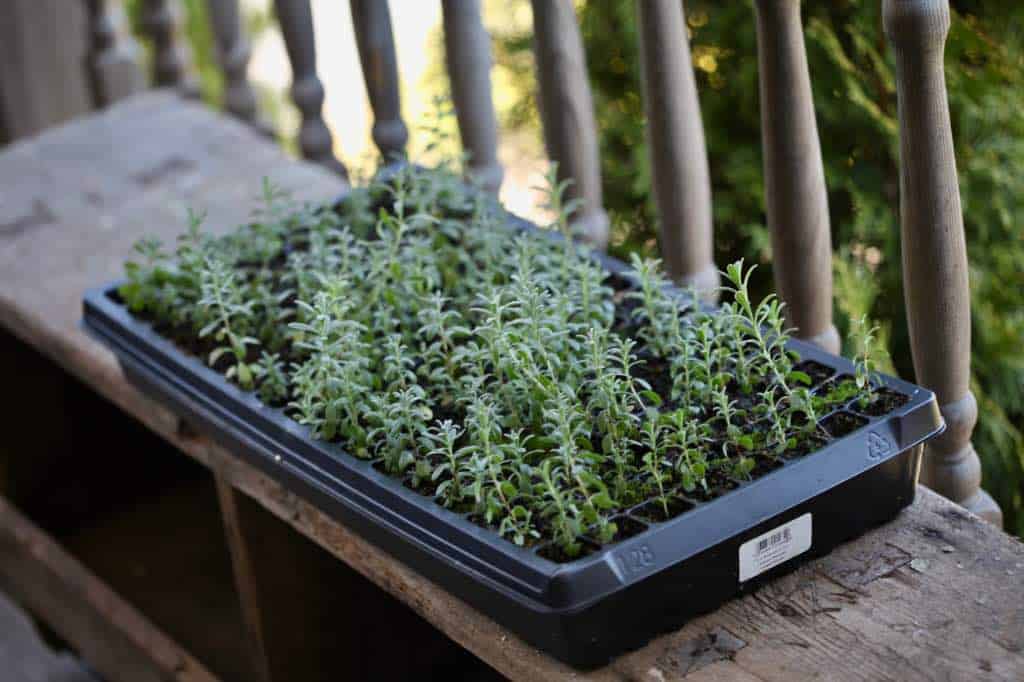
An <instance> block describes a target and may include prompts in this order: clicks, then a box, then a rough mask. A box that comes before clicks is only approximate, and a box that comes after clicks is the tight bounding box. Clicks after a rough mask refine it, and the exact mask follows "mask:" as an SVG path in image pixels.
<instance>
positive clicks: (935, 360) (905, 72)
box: [883, 0, 1003, 526]
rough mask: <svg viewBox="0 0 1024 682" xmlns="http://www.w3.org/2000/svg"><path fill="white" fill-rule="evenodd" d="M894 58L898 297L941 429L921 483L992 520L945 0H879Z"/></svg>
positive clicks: (995, 511)
mask: <svg viewBox="0 0 1024 682" xmlns="http://www.w3.org/2000/svg"><path fill="white" fill-rule="evenodd" d="M883 14H884V23H885V33H886V36H887V38H888V40H889V45H890V46H891V47H892V51H893V54H894V55H895V57H896V93H897V101H898V104H899V122H900V226H901V230H900V242H901V244H902V247H903V248H902V252H903V296H904V300H905V302H906V308H907V325H908V327H909V330H910V347H911V353H912V355H913V358H914V370H915V372H916V373H917V379H918V381H920V382H921V384H923V385H924V386H927V387H928V388H930V389H932V390H933V391H935V396H936V398H937V399H938V401H939V406H940V407H939V409H940V410H941V411H942V416H943V417H944V418H945V420H946V426H947V428H946V432H945V433H943V434H942V435H940V436H939V437H938V438H936V439H935V440H933V441H932V442H931V443H929V444H928V447H927V449H926V458H925V465H924V474H923V476H924V479H925V481H926V482H927V483H928V484H929V485H931V486H933V487H934V488H935V490H937V491H939V492H940V493H942V494H943V495H945V496H946V497H948V498H950V499H951V500H953V501H954V502H957V503H959V504H962V505H964V506H966V507H967V508H968V509H970V510H971V511H973V512H975V513H977V514H979V515H981V516H983V517H984V518H986V519H988V520H989V521H991V522H992V523H995V524H998V525H1000V526H1001V525H1002V523H1003V514H1002V511H1001V510H1000V509H999V506H998V505H996V503H995V501H994V500H993V499H992V498H991V497H990V496H989V494H988V493H986V492H985V491H984V490H982V488H981V461H980V460H979V459H978V453H976V452H975V451H974V446H973V445H972V444H971V432H972V431H974V424H975V422H977V421H978V403H977V401H975V399H974V394H973V393H972V392H971V390H970V381H971V292H970V282H969V281H968V271H967V243H966V240H965V237H964V219H963V213H962V209H961V207H960V187H959V184H958V180H957V173H956V155H955V154H954V151H953V132H952V128H951V126H950V120H949V104H948V103H947V101H946V76H945V72H944V71H943V59H942V55H943V50H944V49H945V45H946V34H947V33H948V32H949V23H950V18H949V3H948V0H885V2H884V3H883Z"/></svg>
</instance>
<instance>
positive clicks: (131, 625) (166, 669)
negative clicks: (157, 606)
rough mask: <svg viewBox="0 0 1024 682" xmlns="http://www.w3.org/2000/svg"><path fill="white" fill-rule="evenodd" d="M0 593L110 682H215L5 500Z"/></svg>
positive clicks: (0, 502)
mask: <svg viewBox="0 0 1024 682" xmlns="http://www.w3.org/2000/svg"><path fill="white" fill-rule="evenodd" d="M0 589H3V590H4V591H6V592H8V593H9V594H11V595H14V596H15V597H16V598H17V599H18V600H19V601H20V602H22V603H23V604H25V606H26V607H27V608H28V609H30V610H31V611H33V612H34V613H36V614H38V615H39V616H40V618H42V619H43V620H44V621H46V623H47V624H48V625H50V627H52V628H53V629H54V630H55V631H56V632H57V633H58V634H59V635H60V636H61V637H63V638H64V639H66V640H67V641H68V642H70V643H71V644H72V645H73V646H74V647H75V648H76V649H77V650H78V651H80V652H81V654H82V655H83V656H84V657H85V658H86V659H87V660H88V661H89V662H90V664H91V665H93V666H94V667H95V668H96V670H97V671H99V673H100V674H102V675H103V676H104V677H105V678H106V679H109V680H111V681H112V682H119V681H123V682H147V681H150V680H152V681H153V682H157V681H169V680H178V681H180V682H184V681H185V680H194V681H195V682H200V681H204V680H206V681H210V682H212V681H213V680H215V679H216V678H215V677H214V676H213V675H211V674H210V673H209V672H208V671H207V670H206V669H205V668H204V667H203V666H202V665H201V664H200V663H199V662H198V661H196V660H195V659H193V658H192V657H191V656H190V655H189V654H188V653H186V652H185V651H184V650H182V649H181V648H180V647H179V646H178V645H177V644H175V643H174V642H173V641H172V640H171V639H170V638H169V637H167V636H166V635H164V634H163V633H162V632H161V631H160V630H158V629H157V628H156V627H154V626H153V625H152V624H151V623H149V622H148V621H147V620H146V619H145V618H144V617H143V616H142V615H141V614H139V613H138V612H137V611H136V610H135V609H133V608H132V607H131V606H129V605H128V604H127V603H125V602H124V601H123V600H122V599H121V598H120V597H119V596H118V595H117V594H116V593H114V592H113V591H111V590H110V588H108V587H107V586H106V585H105V584H104V583H103V582H101V581H100V580H98V579H97V578H96V577H95V576H93V575H92V574H91V573H90V572H89V571H88V570H87V569H86V568H85V567H83V566H82V565H81V564H79V563H78V562H77V561H75V560H74V559H73V558H72V557H70V556H69V555H68V554H66V553H65V552H64V550H62V549H61V548H60V546H59V545H57V543H55V542H54V541H53V540H52V539H50V538H49V537H48V536H47V535H46V534H45V533H43V532H42V531H41V530H39V529H38V528H36V527H35V526H34V525H32V523H31V522H29V521H28V519H26V518H24V517H23V516H22V515H21V514H20V513H18V511H17V510H16V509H15V508H14V507H12V506H11V505H10V504H9V503H8V502H7V501H6V500H5V499H3V498H2V497H0Z"/></svg>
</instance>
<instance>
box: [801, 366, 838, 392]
mask: <svg viewBox="0 0 1024 682" xmlns="http://www.w3.org/2000/svg"><path fill="white" fill-rule="evenodd" d="M793 369H794V370H795V371H797V372H803V373H804V374H806V375H807V376H809V377H810V378H811V388H814V387H815V386H821V385H822V384H823V383H825V382H826V381H827V380H828V379H830V378H832V375H833V374H835V373H836V372H835V370H834V369H832V368H831V367H829V366H828V365H823V364H821V363H820V362H815V361H814V360H804V361H803V362H801V363H800V364H798V365H797V366H796V367H794V368H793Z"/></svg>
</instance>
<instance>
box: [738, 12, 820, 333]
mask: <svg viewBox="0 0 1024 682" xmlns="http://www.w3.org/2000/svg"><path fill="white" fill-rule="evenodd" d="M755 5H756V8H757V60H758V72H759V78H760V86H761V90H760V92H761V136H762V140H763V143H762V144H763V148H764V183H765V209H766V212H767V214H768V228H769V230H770V231H771V238H772V259H773V261H774V266H775V287H776V289H777V290H778V292H779V296H780V297H781V298H782V300H783V301H785V303H786V320H787V322H788V324H789V325H790V326H792V327H795V328H796V329H797V334H796V335H797V336H799V337H800V338H802V339H805V340H807V341H810V342H812V343H815V344H817V345H818V346H820V347H821V348H824V349H825V350H827V351H829V352H831V353H838V352H839V345H840V344H839V334H838V333H837V332H836V328H835V326H834V325H833V324H832V238H831V235H830V233H829V218H828V199H827V197H826V193H825V170H824V167H823V165H822V160H821V146H820V144H819V142H818V126H817V123H816V122H815V119H814V100H813V99H812V98H811V78H810V73H809V72H808V69H807V53H806V52H805V50H804V34H803V29H802V27H801V24H800V0H757V2H756V3H755Z"/></svg>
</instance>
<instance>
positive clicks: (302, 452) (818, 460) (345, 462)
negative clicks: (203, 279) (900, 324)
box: [83, 221, 943, 667]
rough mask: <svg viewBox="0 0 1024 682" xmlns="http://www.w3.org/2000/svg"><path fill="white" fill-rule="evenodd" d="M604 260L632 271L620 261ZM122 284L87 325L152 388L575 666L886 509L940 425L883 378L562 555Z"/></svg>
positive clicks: (98, 293)
mask: <svg viewBox="0 0 1024 682" xmlns="http://www.w3.org/2000/svg"><path fill="white" fill-rule="evenodd" d="M515 222H516V223H518V226H519V227H522V226H523V224H522V223H521V222H519V221H515ZM601 260H602V262H603V263H604V264H605V266H606V267H607V268H608V269H609V270H610V271H612V272H614V273H616V274H618V275H620V276H627V277H628V269H627V268H626V267H625V266H624V265H623V264H622V263H620V262H618V261H614V260H612V259H607V258H602V259H601ZM117 285H118V283H113V284H110V285H108V286H106V287H103V288H100V289H96V290H93V291H91V292H89V293H88V294H87V295H86V296H85V300H84V320H83V323H84V326H85V328H86V329H87V330H88V331H89V332H91V333H92V334H93V335H94V336H95V337H96V338H98V339H99V340H100V341H101V342H103V343H104V344H106V345H107V346H108V347H109V348H110V349H111V350H112V351H113V352H114V353H115V354H116V355H117V357H118V359H119V360H120V362H121V365H122V367H123V368H124V371H125V373H126V375H127V376H128V378H129V379H130V380H131V381H132V382H134V383H135V384H137V385H138V386H139V387H140V388H141V389H142V390H143V391H144V392H146V393H147V394H149V395H151V396H153V397H155V398H156V399H158V400H160V401H161V402H163V403H165V404H167V405H168V406H169V407H170V408H171V409H172V410H174V411H175V412H177V413H178V414H179V415H181V416H182V417H183V418H184V419H185V420H187V421H188V422H189V423H190V424H191V425H194V426H195V427H196V428H197V429H198V430H200V431H202V432H204V433H206V434H207V435H209V436H210V437H212V438H214V439H216V440H217V441H219V442H220V443H222V444H223V445H225V446H226V447H228V448H229V449H231V450H232V451H233V452H235V453H237V454H238V455H239V456H240V457H242V458H244V459H246V460H247V461H249V462H251V463H252V464H253V465H255V466H257V467H259V468H260V469H262V470H263V471H265V472H266V473H268V474H269V475H270V476H272V477H273V478H275V479H277V480H278V481H279V482H281V483H282V485H284V486H285V487H286V488H288V489H290V490H292V491H294V492H295V493H296V494H298V495H300V496H302V497H305V498H307V499H309V500H311V501H313V502H314V503H315V504H317V505H318V506H319V507H320V508H321V509H323V510H324V511H325V512H326V513H328V514H330V515H332V516H334V517H336V518H337V519H338V520H339V521H340V522H342V523H344V524H345V525H347V526H349V527H351V528H353V529H355V530H356V531H357V532H359V533H360V534H362V535H363V536H364V537H365V538H367V539H368V540H370V541H372V542H374V543H375V544H377V545H379V546H381V547H382V548H384V549H385V550H387V551H388V552H390V553H391V554H393V555H394V556H396V557H397V558H398V559H400V560H402V561H403V562H405V563H407V564H409V565H410V566H413V567H414V568H416V569H417V570H418V571H419V572H421V573H423V574H424V575H426V576H427V577H429V578H430V579H432V580H434V581H435V582H437V583H439V584H440V585H442V586H444V587H445V589H447V590H449V591H451V592H452V593H454V594H455V595H457V596H459V597H460V598H462V599H464V600H465V601H467V602H469V603H470V604H472V605H473V606H475V607H476V608H477V609H479V610H480V611H482V612H483V613H485V614H487V615H488V616H489V617H491V618H493V619H494V620H495V621H497V622H498V623H500V624H502V625H504V626H505V627H507V628H508V629H510V630H512V631H513V632H515V633H517V634H518V635H519V636H521V637H522V638H523V639H525V640H526V641H528V642H530V643H532V644H534V645H536V646H537V647H539V648H541V649H544V650H545V651H547V652H549V653H551V654H552V655H554V656H556V657H557V658H559V659H562V660H564V661H567V662H569V663H571V664H573V665H576V666H580V667H590V666H595V665H599V664H602V663H605V662H607V661H608V660H609V659H610V658H611V657H613V656H614V655H616V654H618V653H620V652H622V651H625V650H628V649H632V648H636V647H638V646H640V645H642V644H644V643H645V642H646V641H648V640H649V639H650V638H651V637H653V636H654V635H656V634H658V633H660V632H663V631H665V630H668V629H672V628H676V627H678V626H680V625H681V624H682V623H684V622H685V621H686V620H688V619H689V618H691V617H693V616H695V615H697V614H699V613H702V612H705V611H709V610H711V609H714V608H715V607H717V606H718V605H719V604H721V603H722V602H723V601H724V600H726V599H728V598H730V597H732V596H734V595H736V594H738V593H743V592H747V591H749V590H751V589H754V588H755V587H756V586H757V585H758V584H760V583H761V582H763V581H764V580H765V579H766V578H769V577H771V576H772V575H776V574H778V573H780V572H784V571H786V570H790V569H792V568H793V567H794V566H795V565H796V564H798V563H799V561H800V560H801V559H806V558H808V557H813V556H819V555H822V554H825V553H827V552H828V551H829V550H831V549H832V548H833V547H835V546H836V545H837V544H839V543H841V542H843V541H845V540H848V539H850V538H853V537H855V536H857V535H859V534H860V533H862V532H864V531H865V530H866V529H868V528H870V527H872V526H874V525H877V524H879V523H882V522H884V521H886V520H888V519H890V518H892V517H893V516H894V515H895V514H896V513H897V512H898V511H899V510H900V509H902V508H903V507H906V506H907V505H909V504H910V503H911V502H912V501H913V499H914V492H915V486H916V483H917V476H918V471H919V468H920V462H921V449H920V448H917V447H915V446H917V445H919V444H920V443H922V442H923V441H925V440H926V439H928V438H930V437H931V436H934V435H936V434H938V433H939V432H940V431H941V430H942V429H943V423H942V419H941V417H940V416H939V412H938V408H937V406H936V403H935V397H934V395H933V394H932V393H931V392H930V391H927V390H925V389H923V388H920V387H918V386H915V385H913V384H910V383H907V382H905V381H901V380H899V379H895V378H891V377H883V378H882V381H883V383H884V385H885V387H886V388H887V389H888V390H892V391H896V392H898V393H900V394H903V395H905V396H906V397H907V398H908V400H907V402H906V403H905V404H903V405H902V406H901V407H899V408H897V409H896V410H894V411H893V412H891V413H889V414H888V415H886V416H884V417H871V416H868V415H864V414H859V413H858V412H857V410H856V409H854V408H855V406H852V405H848V406H846V407H845V408H842V409H841V410H839V411H838V413H842V415H843V421H844V422H845V423H846V427H847V428H849V425H850V424H851V423H852V424H853V425H854V427H855V430H853V431H852V432H850V433H847V434H846V435H844V436H842V437H839V438H836V439H835V440H832V441H830V442H829V443H828V444H827V445H826V446H825V447H823V448H822V449H820V450H818V451H816V452H814V453H811V454H809V455H807V456H805V457H803V458H801V459H796V460H793V461H790V462H788V463H786V464H785V465H784V466H782V467H781V468H778V469H776V470H774V471H772V472H770V473H768V474H766V475H764V476H761V477H760V478H757V479H755V480H753V481H750V482H748V483H745V484H742V485H740V486H738V487H737V488H736V489H734V490H731V491H729V492H728V493H726V494H724V495H722V496H720V497H718V498H716V499H713V500H711V501H709V502H705V503H702V504H699V505H696V506H695V507H694V508H693V509H690V510H689V511H686V512H685V513H683V514H681V515H679V516H677V517H675V518H673V519H670V520H668V521H666V522H662V523H658V522H653V521H650V520H647V519H644V518H641V517H640V516H639V515H638V512H637V510H635V509H634V510H629V511H627V512H626V513H625V514H624V515H623V516H622V517H620V518H619V519H618V522H619V524H620V526H623V527H624V526H627V525H628V526H631V527H633V528H635V529H637V530H639V532H638V533H637V534H636V535H633V536H632V537H629V538H627V539H624V540H622V541H620V542H617V543H615V544H612V545H607V546H605V547H602V548H597V549H596V551H594V552H593V553H591V554H589V555H587V556H585V557H582V558H579V559H576V560H575V561H572V562H570V563H561V564H560V563H555V562H553V561H549V560H547V559H545V558H544V557H543V556H541V555H539V554H538V553H537V550H538V548H536V547H535V548H530V549H526V548H520V547H517V546H515V545H514V544H512V543H511V542H508V541H507V540H505V539H502V538H500V537H498V535H497V534H496V533H494V532H493V531H490V530H488V529H486V528H482V527H480V526H478V525H475V524H474V523H472V522H471V521H469V520H467V519H466V518H465V517H464V516H461V515H458V514H456V513H454V512H452V511H449V510H447V509H444V508H443V507H441V506H440V505H438V504H435V503H434V502H433V501H432V499H431V498H430V497H427V496H423V495H421V494H419V493H417V492H416V491H414V490H412V489H410V488H408V487H405V486H403V485H402V482H401V481H399V480H397V479H394V478H392V477H390V476H387V475H385V474H383V473H381V472H378V471H377V470H376V469H374V468H373V466H372V465H371V464H370V463H368V462H366V461H362V460H359V459H356V458H355V457H352V456H349V455H348V454H346V453H345V452H344V451H343V450H342V449H341V448H340V447H338V446H336V445H332V444H329V443H324V442H321V441H316V440H313V439H312V438H311V437H310V436H309V433H308V430H307V429H306V427H303V426H301V425H299V424H298V423H296V422H295V421H293V420H291V419H289V418H288V417H286V416H285V415H284V413H283V412H282V411H281V410H278V409H273V408H270V407H267V406H265V405H263V404H262V403H260V402H259V400H258V399H257V398H256V396H255V395H254V394H252V393H247V392H244V391H242V390H241V389H239V388H238V387H237V386H235V385H234V384H231V383H229V382H228V381H226V380H225V379H224V377H223V376H221V375H220V374H218V373H217V372H215V371H214V370H212V369H210V368H209V367H207V366H205V365H204V364H203V363H202V361H201V360H199V359H198V358H195V357H192V356H190V355H187V354H185V353H184V352H182V351H181V350H180V349H178V348H177V347H176V346H175V345H174V344H173V343H171V342H170V341H168V340H167V339H165V338H164V337H162V336H160V335H159V334H158V333H157V332H155V331H154V330H153V329H152V328H151V327H150V325H149V324H148V323H146V322H144V321H141V320H139V319H137V318H135V317H133V316H132V315H131V314H130V313H129V312H128V310H127V309H126V308H125V307H124V306H123V305H121V304H120V303H119V302H118V299H117V297H116V295H115V293H114V292H115V291H116V289H117ZM791 346H792V348H793V349H794V350H796V351H798V352H799V353H800V354H801V356H802V357H803V359H804V360H805V361H813V362H815V363H819V364H820V365H821V367H819V368H818V370H819V372H821V371H824V372H827V373H830V374H832V375H841V374H844V373H852V372H853V366H852V364H851V363H850V362H849V361H847V360H845V359H843V358H840V357H836V356H833V355H829V354H827V353H824V352H822V351H820V350H818V349H817V348H815V347H813V346H810V345H808V344H805V343H802V342H799V341H793V342H792V343H791ZM824 423H825V424H826V427H827V425H828V424H829V419H828V418H826V420H825V421H824Z"/></svg>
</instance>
